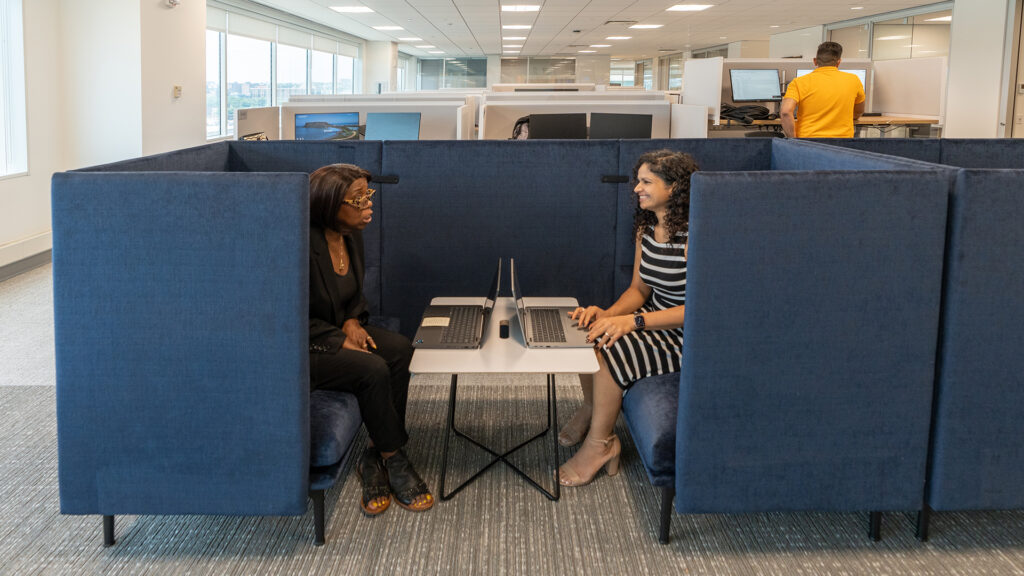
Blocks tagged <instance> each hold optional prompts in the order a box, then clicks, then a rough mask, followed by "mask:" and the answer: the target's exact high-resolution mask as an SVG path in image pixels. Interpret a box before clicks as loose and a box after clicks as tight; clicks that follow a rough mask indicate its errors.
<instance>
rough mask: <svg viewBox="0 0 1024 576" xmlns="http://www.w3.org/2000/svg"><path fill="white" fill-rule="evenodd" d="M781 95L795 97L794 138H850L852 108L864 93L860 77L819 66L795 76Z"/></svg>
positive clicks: (862, 99) (851, 134)
mask: <svg viewBox="0 0 1024 576" xmlns="http://www.w3.org/2000/svg"><path fill="white" fill-rule="evenodd" d="M783 98H792V99H793V100H796V105H797V110H796V137H797V138H853V132H854V130H853V107H854V105H856V104H860V103H861V102H863V101H864V98H865V96H864V87H863V86H861V85H860V78H857V76H855V75H854V74H851V73H849V72H841V71H840V70H839V69H838V68H836V67H835V66H820V67H818V68H815V69H814V71H813V72H811V73H810V74H804V75H803V76H800V77H798V78H794V79H793V81H792V82H790V83H789V88H787V89H786V95H785V96H783Z"/></svg>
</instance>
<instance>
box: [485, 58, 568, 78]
mask: <svg viewBox="0 0 1024 576" xmlns="http://www.w3.org/2000/svg"><path fill="white" fill-rule="evenodd" d="M575 81H576V59H575V58H543V57H540V58H502V59H501V82H502V83H503V84H526V83H533V84H546V83H573V82H575Z"/></svg>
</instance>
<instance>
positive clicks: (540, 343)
mask: <svg viewBox="0 0 1024 576" xmlns="http://www.w3.org/2000/svg"><path fill="white" fill-rule="evenodd" d="M510 276H511V278H512V299H513V300H515V301H516V316H517V317H518V318H519V326H520V327H521V328H522V329H523V336H524V340H525V341H526V346H527V348H592V347H593V346H594V345H593V344H591V343H590V342H587V332H588V331H587V330H581V329H579V328H577V327H576V321H575V320H573V319H571V318H569V313H570V312H572V311H573V310H575V309H576V307H575V306H524V305H523V291H522V290H520V288H519V274H517V273H516V261H515V258H513V259H512V261H511V264H510Z"/></svg>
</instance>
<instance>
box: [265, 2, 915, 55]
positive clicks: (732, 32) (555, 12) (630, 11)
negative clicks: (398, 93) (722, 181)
mask: <svg viewBox="0 0 1024 576" xmlns="http://www.w3.org/2000/svg"><path fill="white" fill-rule="evenodd" d="M258 1H259V2H260V3H262V4H266V5H268V6H272V7H274V8H278V9H280V10H284V11H286V12H290V13H292V14H296V15H298V16H302V17H303V18H306V19H309V20H313V21H315V22H320V23H322V24H325V25H327V26H331V27H333V28H337V29H339V30H342V31H344V32H348V33H350V34H354V35H356V36H359V37H361V38H365V39H367V40H389V41H393V42H397V43H398V44H399V50H401V51H402V52H404V53H406V54H411V55H413V56H417V57H421V58H439V57H451V56H485V55H492V54H503V55H506V56H577V55H579V51H580V50H594V51H595V52H594V53H596V54H608V55H610V56H612V57H613V58H624V59H638V58H650V57H656V56H658V55H659V54H665V53H668V52H678V51H685V50H697V49H700V48H706V47H709V46H717V45H721V44H726V43H728V42H734V41H739V40H768V37H769V35H771V34H777V33H780V32H789V31H793V30H799V29H802V28H807V27H810V26H816V25H819V24H825V23H830V22H839V21H843V20H850V19H853V18H861V17H864V16H870V15H874V14H881V13H885V12H892V11H894V10H901V9H904V8H911V7H914V6H919V5H921V4H922V2H921V0H916V1H915V0H911V1H899V0H859V1H858V0H258ZM502 4H533V5H539V6H540V11H538V12H507V11H502V10H501V5H502ZM674 4H713V6H712V7H711V8H709V9H706V10H703V11H700V12H668V11H666V8H668V7H670V6H672V5H674ZM330 6H364V7H367V8H370V9H371V10H373V12H369V13H358V14H340V13H338V12H335V11H334V10H331V9H330V8H329V7H330ZM854 7H861V9H857V10H854V9H853V8H854ZM634 23H637V24H662V25H663V27H661V28H658V29H649V30H639V29H631V28H629V26H630V25H631V24H634ZM507 25H529V26H531V28H530V29H527V30H503V29H502V26H507ZM375 26H400V27H401V28H402V29H401V30H392V31H380V30H376V29H374V27H375ZM517 36H518V37H525V40H503V37H517ZM609 36H630V37H631V38H630V39H628V40H608V39H607V38H608V37H609ZM403 38H417V39H419V40H402V39H403ZM593 44H598V45H601V44H607V45H610V46H609V47H591V45H593ZM516 45H521V48H519V47H515V48H504V46H516ZM417 46H431V47H430V48H418V47H417ZM512 50H518V51H519V52H518V53H515V52H512ZM437 52H441V54H438V53H437Z"/></svg>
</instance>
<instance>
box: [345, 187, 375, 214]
mask: <svg viewBox="0 0 1024 576" xmlns="http://www.w3.org/2000/svg"><path fill="white" fill-rule="evenodd" d="M376 193H377V191H376V190H374V189H373V188H367V189H366V192H365V193H363V194H360V195H358V196H356V197H354V198H352V199H351V200H349V199H348V198H345V199H344V200H342V202H344V203H345V204H348V205H349V206H353V207H355V208H358V209H359V210H365V209H366V207H367V206H369V204H370V198H372V197H373V195H374V194H376Z"/></svg>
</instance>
